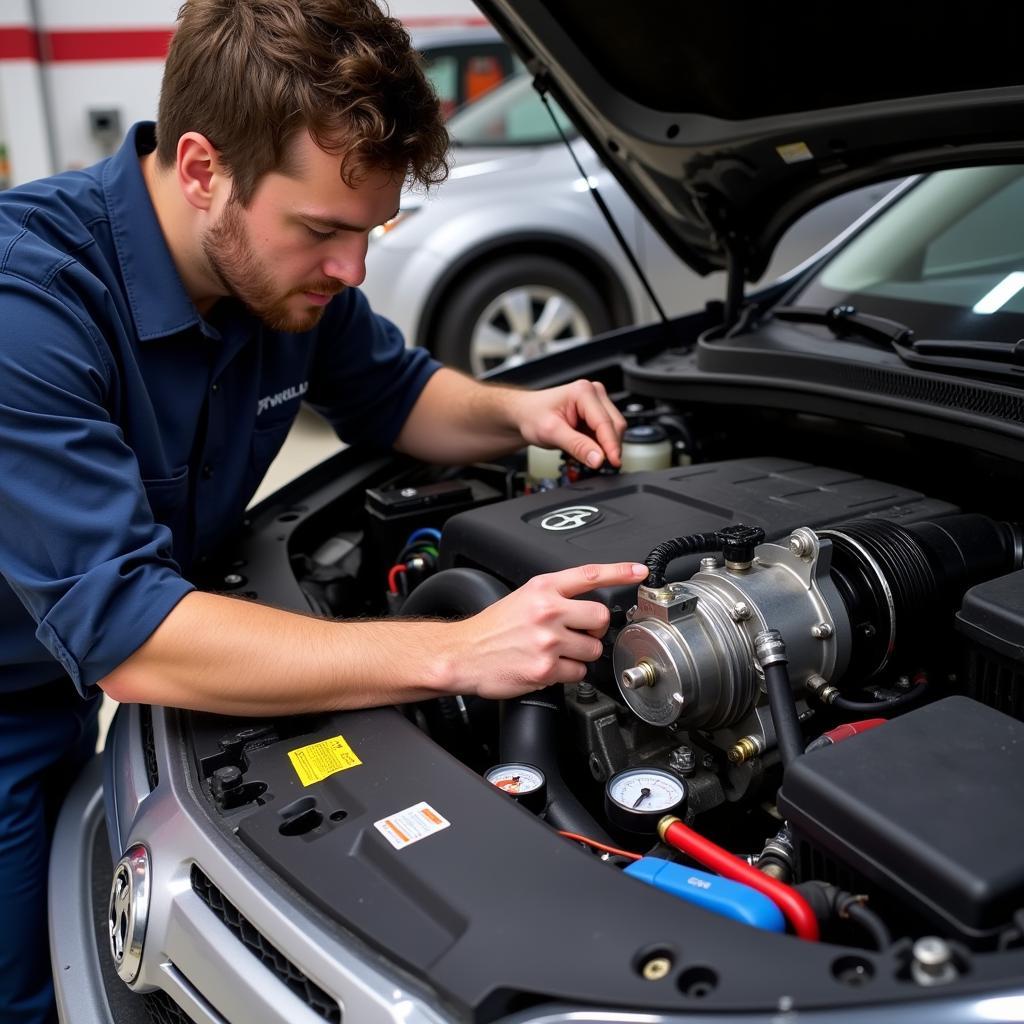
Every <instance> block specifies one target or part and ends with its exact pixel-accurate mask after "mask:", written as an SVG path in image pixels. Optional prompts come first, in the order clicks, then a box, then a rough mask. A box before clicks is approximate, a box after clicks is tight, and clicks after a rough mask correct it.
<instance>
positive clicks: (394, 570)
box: [388, 562, 408, 594]
mask: <svg viewBox="0 0 1024 1024" xmlns="http://www.w3.org/2000/svg"><path fill="white" fill-rule="evenodd" d="M407 568H408V566H406V565H405V563H404V562H403V563H402V564H401V565H393V566H391V571H390V572H389V573H388V590H390V591H391V593H392V594H397V593H398V574H399V573H400V572H405V571H406V569H407Z"/></svg>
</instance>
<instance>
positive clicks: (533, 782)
mask: <svg viewBox="0 0 1024 1024" xmlns="http://www.w3.org/2000/svg"><path fill="white" fill-rule="evenodd" d="M484 778H485V779H486V780H487V781H488V782H489V783H490V784H491V785H492V786H495V787H497V788H498V789H500V790H501V791H502V792H503V793H507V794H508V795H509V796H510V797H512V798H513V799H514V800H516V801H518V802H519V803H521V804H523V806H524V807H528V808H529V809H530V810H532V811H536V812H538V813H539V812H540V811H542V810H544V805H545V803H546V802H547V780H546V779H545V778H544V773H543V772H542V771H541V770H540V769H539V768H537V767H535V766H534V765H532V764H522V763H518V762H515V763H509V764H499V765H495V766H494V767H493V768H491V769H490V770H488V771H487V772H486V773H485V774H484Z"/></svg>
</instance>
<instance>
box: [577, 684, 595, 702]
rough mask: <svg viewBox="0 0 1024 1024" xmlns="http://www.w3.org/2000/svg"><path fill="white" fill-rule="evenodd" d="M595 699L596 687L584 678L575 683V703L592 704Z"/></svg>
mask: <svg viewBox="0 0 1024 1024" xmlns="http://www.w3.org/2000/svg"><path fill="white" fill-rule="evenodd" d="M595 700H597V687H596V686H594V684H593V683H588V682H587V681H586V680H584V681H583V682H582V683H577V685H576V703H577V704H593V703H594V701H595Z"/></svg>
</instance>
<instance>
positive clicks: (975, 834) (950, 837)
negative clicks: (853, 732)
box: [778, 697, 1024, 944]
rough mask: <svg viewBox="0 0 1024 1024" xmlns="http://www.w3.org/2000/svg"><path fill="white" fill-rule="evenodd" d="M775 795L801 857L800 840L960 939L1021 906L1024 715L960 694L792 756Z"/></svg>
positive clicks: (974, 939)
mask: <svg viewBox="0 0 1024 1024" xmlns="http://www.w3.org/2000/svg"><path fill="white" fill-rule="evenodd" d="M778 806H779V810H780V812H781V813H782V815H783V816H784V817H785V818H786V819H787V821H788V822H789V823H790V826H791V827H792V829H793V833H794V838H795V839H796V840H797V847H798V850H799V851H800V856H801V861H803V855H804V852H805V851H804V850H802V849H801V847H802V846H803V844H805V843H806V844H808V845H809V847H810V848H813V849H814V850H817V851H820V852H823V853H824V854H825V855H826V856H829V857H832V858H835V860H836V861H838V862H840V863H842V864H844V865H848V866H849V867H851V868H853V870H854V871H856V872H857V873H858V874H860V875H862V876H863V877H864V878H865V879H867V880H868V881H869V882H872V883H874V884H877V885H879V886H881V887H882V888H884V889H886V890H888V891H889V892H891V893H894V894H896V895H897V896H898V897H899V898H901V899H902V900H904V901H906V902H908V903H909V904H910V905H912V906H914V907H915V908H916V909H917V910H918V911H920V912H921V913H923V914H924V915H925V916H926V917H928V918H930V919H931V920H932V921H934V922H936V923H937V924H938V925H939V926H940V927H941V928H943V929H944V930H946V931H947V932H948V933H952V934H954V935H955V936H957V937H959V938H961V939H963V940H964V941H966V942H968V943H972V944H977V943H984V942H985V941H986V940H987V939H991V938H992V937H994V935H995V934H996V933H997V932H998V930H999V929H1001V928H1005V927H1007V926H1008V925H1009V924H1010V923H1011V919H1012V917H1013V914H1014V912H1015V911H1016V910H1017V909H1018V908H1019V907H1021V906H1024V850H1022V849H1021V845H1020V837H1021V836H1022V835H1024V723H1021V722H1018V721H1015V720H1014V719H1012V718H1010V717H1009V716H1007V715H1004V714H1002V713H1001V712H999V711H994V710H993V709H992V708H988V707H985V706H984V705H983V704H979V703H978V702H977V701H973V700H971V699H970V698H967V697H947V698H946V699H945V700H940V701H936V702H935V703H934V704H930V705H928V706H927V707H924V708H919V709H916V710H914V711H909V712H907V713H906V714H904V715H902V716H901V717H899V718H897V719H895V720H893V721H891V722H887V723H886V724H885V725H883V726H881V727H879V728H877V729H872V730H871V731H870V732H866V733H862V734H861V735H859V736H856V737H852V738H851V739H850V740H848V741H846V742H845V743H840V744H837V745H835V746H832V747H826V748H824V749H823V750H820V751H814V752H812V753H810V754H807V755H805V756H804V757H801V758H799V759H797V760H796V761H795V762H794V763H793V764H792V765H791V766H790V767H789V768H788V769H787V771H786V781H785V783H784V785H783V788H782V790H781V791H780V792H779V796H778ZM803 870H804V866H803V863H801V873H803Z"/></svg>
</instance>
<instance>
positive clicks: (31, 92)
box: [0, 0, 483, 186]
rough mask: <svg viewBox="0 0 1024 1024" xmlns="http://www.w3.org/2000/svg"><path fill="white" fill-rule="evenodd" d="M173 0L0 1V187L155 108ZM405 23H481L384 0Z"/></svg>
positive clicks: (471, 14) (100, 141)
mask: <svg viewBox="0 0 1024 1024" xmlns="http://www.w3.org/2000/svg"><path fill="white" fill-rule="evenodd" d="M178 6H179V0H92V2H90V3H87V4H86V3H82V2H81V0H0V146H2V147H3V148H2V150H0V186H5V185H9V184H19V183H20V182H23V181H30V180H31V179H33V178H38V177H42V176H43V175H46V174H50V173H52V172H53V171H58V170H66V169H68V168H72V167H84V166H87V165H89V164H91V163H94V162H95V161H96V160H98V159H100V158H101V157H103V156H106V155H107V154H108V153H110V152H111V151H112V150H113V149H114V148H116V146H117V145H118V143H119V142H120V139H121V136H122V134H123V131H124V129H125V128H127V127H128V126H129V125H131V124H132V123H133V122H134V121H138V120H143V119H147V118H149V119H151V118H154V117H155V116H156V106H157V99H158V96H159V92H160V75H161V71H162V67H163V56H164V54H165V53H166V50H167V43H168V40H169V39H170V35H171V30H172V26H173V24H174V20H175V17H176V15H177V11H178ZM389 7H390V10H391V13H392V14H393V15H395V16H396V17H399V18H401V19H402V20H403V21H404V22H405V23H406V24H407V25H408V26H409V27H410V28H416V27H425V26H432V25H471V24H481V23H483V18H482V17H481V15H480V13H479V11H478V10H477V9H476V7H475V6H474V5H473V3H472V2H471V0H392V2H391V3H390V4H389Z"/></svg>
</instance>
